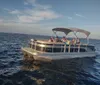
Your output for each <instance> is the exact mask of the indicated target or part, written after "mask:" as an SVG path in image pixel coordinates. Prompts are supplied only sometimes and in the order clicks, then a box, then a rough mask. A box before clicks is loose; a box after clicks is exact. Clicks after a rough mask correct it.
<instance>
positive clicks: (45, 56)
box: [22, 48, 96, 62]
mask: <svg viewBox="0 0 100 85" xmlns="http://www.w3.org/2000/svg"><path fill="white" fill-rule="evenodd" d="M22 51H23V52H24V53H25V54H27V56H28V57H32V58H34V60H38V61H44V62H50V61H52V60H61V59H69V58H82V57H95V56H96V52H73V53H63V52H62V53H60V52H59V53H37V55H35V54H36V52H33V51H32V49H30V48H22ZM30 55H31V56H30ZM28 57H27V58H28Z"/></svg>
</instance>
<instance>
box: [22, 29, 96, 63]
mask: <svg viewBox="0 0 100 85" xmlns="http://www.w3.org/2000/svg"><path fill="white" fill-rule="evenodd" d="M52 31H53V32H54V33H55V34H56V32H58V31H59V32H64V33H65V34H66V35H68V34H69V33H70V32H73V33H74V35H75V37H76V41H77V39H78V37H77V35H76V33H77V32H80V33H84V34H85V35H86V39H87V43H86V44H83V43H82V42H79V43H77V42H75V43H74V44H73V43H71V40H70V43H66V42H67V41H65V42H64V41H61V40H60V41H51V42H50V41H49V40H33V39H32V40H31V41H30V46H29V47H24V48H22V51H23V53H24V58H25V59H30V60H37V61H44V62H49V61H52V60H59V59H68V58H78V57H80V58H82V57H94V56H96V53H95V47H94V46H93V45H89V38H88V37H89V35H90V32H88V31H85V30H82V29H78V28H54V29H52ZM56 36H57V34H56Z"/></svg>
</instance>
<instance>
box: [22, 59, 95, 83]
mask: <svg viewBox="0 0 100 85" xmlns="http://www.w3.org/2000/svg"><path fill="white" fill-rule="evenodd" d="M94 63H95V61H94V58H77V59H66V60H57V61H53V62H52V63H47V64H44V63H43V64H41V65H34V63H26V64H24V65H23V66H22V70H24V71H28V72H27V75H26V76H27V77H28V78H30V79H31V80H33V81H35V82H36V83H40V84H41V83H42V84H43V83H45V85H48V83H49V84H50V85H55V84H57V85H80V84H79V83H80V82H82V79H83V78H85V79H87V78H90V75H91V69H93V65H94ZM41 76H42V77H41ZM92 78H93V77H92ZM83 82H84V81H83Z"/></svg>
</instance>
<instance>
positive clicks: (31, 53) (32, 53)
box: [22, 47, 52, 62]
mask: <svg viewBox="0 0 100 85" xmlns="http://www.w3.org/2000/svg"><path fill="white" fill-rule="evenodd" d="M22 51H23V53H24V59H26V60H37V61H44V62H51V61H52V59H51V58H48V57H46V56H44V57H43V56H40V55H39V54H41V52H38V51H36V50H33V49H32V48H27V47H25V48H22Z"/></svg>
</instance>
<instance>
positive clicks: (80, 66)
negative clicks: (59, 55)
mask: <svg viewBox="0 0 100 85" xmlns="http://www.w3.org/2000/svg"><path fill="white" fill-rule="evenodd" d="M31 38H36V39H47V38H49V37H48V36H40V35H27V34H11V33H0V85H100V40H95V39H91V40H90V42H91V44H93V45H95V47H96V51H97V53H98V55H97V56H96V57H93V58H75V59H66V60H59V61H54V62H52V63H42V64H40V65H36V64H35V63H34V62H25V61H24V60H23V54H22V52H21V47H23V46H28V42H29V40H30V39H31Z"/></svg>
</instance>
